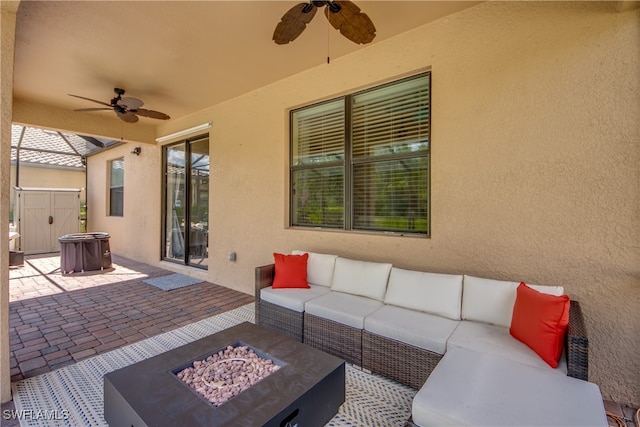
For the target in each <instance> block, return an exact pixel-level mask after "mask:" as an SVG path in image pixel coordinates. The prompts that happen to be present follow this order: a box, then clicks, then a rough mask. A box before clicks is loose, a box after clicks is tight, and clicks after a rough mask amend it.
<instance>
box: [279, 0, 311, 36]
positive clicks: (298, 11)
mask: <svg viewBox="0 0 640 427" xmlns="http://www.w3.org/2000/svg"><path fill="white" fill-rule="evenodd" d="M316 12H317V8H316V7H315V6H313V5H312V4H311V3H298V4H297V5H295V6H293V7H292V8H291V9H289V11H287V13H285V14H284V16H283V17H282V19H281V20H280V22H279V23H278V25H276V29H275V31H274V32H273V41H274V42H276V43H277V44H287V43H289V42H292V41H293V40H295V39H296V38H297V37H298V36H299V35H300V34H302V32H303V31H304V29H305V28H307V24H308V23H309V22H311V20H312V19H313V17H314V16H315V15H316Z"/></svg>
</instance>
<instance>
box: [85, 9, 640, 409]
mask: <svg viewBox="0 0 640 427" xmlns="http://www.w3.org/2000/svg"><path fill="white" fill-rule="evenodd" d="M324 58H325V53H323V52H318V63H319V64H322V62H323V61H324ZM425 69H430V70H431V71H432V152H431V153H432V160H431V169H432V171H431V205H432V208H431V228H432V236H431V238H428V239H427V238H415V237H394V236H388V235H376V234H367V233H353V232H352V233H345V232H330V231H318V230H302V229H290V228H288V227H287V218H288V191H289V190H288V172H287V168H288V111H289V109H291V108H293V107H297V106H301V105H305V104H310V103H313V102H316V101H319V100H322V99H328V98H331V97H334V96H336V95H340V94H343V93H347V92H353V91H355V90H358V89H360V88H364V87H368V86H372V85H374V84H377V83H380V82H384V81H389V80H394V79H397V78H400V77H403V76H406V75H409V74H412V73H416V72H419V71H422V70H425ZM639 75H640V10H638V9H634V10H628V11H623V12H615V11H614V10H613V8H612V7H611V6H610V5H607V4H606V3H593V2H585V3H575V2H487V3H484V4H482V5H480V6H477V7H475V8H472V9H470V10H467V11H464V12H462V13H459V14H456V15H453V16H450V17H448V18H444V19H441V20H439V21H437V22H435V23H432V24H429V25H425V26H423V27H420V28H418V29H416V30H413V31H410V32H407V33H405V34H402V35H399V36H397V37H394V38H392V39H389V40H386V41H384V42H381V43H379V44H374V45H372V46H370V47H367V48H365V49H363V50H361V51H358V52H356V53H354V54H351V55H348V56H345V57H341V58H337V59H335V60H332V61H331V63H330V64H323V65H319V66H318V67H316V68H314V69H311V70H308V71H306V72H304V73H301V74H298V75H296V76H293V77H290V78H288V79H285V80H282V81H279V82H276V83H274V84H271V85H269V86H265V87H263V88H261V89H259V90H257V91H254V92H251V93H248V94H246V95H244V96H241V97H238V98H235V99H233V100H230V101H227V102H224V103H223V104H220V105H216V106H212V107H210V108H208V109H206V110H204V111H201V112H199V113H197V114H195V115H192V116H190V117H189V118H187V119H184V120H179V121H171V122H169V123H166V124H163V125H161V126H159V129H158V135H165V134H168V133H171V132H174V131H177V130H181V129H186V128H189V127H191V126H194V125H198V124H201V123H204V122H209V121H210V122H213V127H212V128H211V130H210V140H211V143H210V144H211V145H210V155H211V190H210V192H211V194H210V209H209V212H210V221H209V224H210V242H209V248H210V254H209V258H210V259H209V263H210V266H209V271H208V278H209V280H210V281H212V282H215V283H218V284H221V285H224V286H228V287H231V288H235V289H238V290H241V291H243V292H247V293H252V292H253V280H254V279H253V277H254V267H256V266H258V265H263V264H267V263H270V262H272V253H273V252H286V251H290V250H292V249H306V250H310V251H315V252H324V253H334V254H338V255H340V256H344V257H351V258H356V259H363V260H371V261H386V262H392V263H393V264H394V265H396V266H398V267H401V268H408V269H417V270H423V271H431V272H442V273H459V274H460V273H464V274H471V275H476V276H480V277H487V278H494V279H502V280H513V281H520V280H522V281H525V282H528V283H535V284H544V285H562V286H564V287H565V289H566V291H567V293H568V294H569V295H570V297H571V298H573V299H576V300H578V301H580V302H581V305H582V307H583V311H584V314H585V318H586V322H587V328H588V332H589V340H590V379H591V381H593V382H595V383H597V384H598V385H599V386H600V388H601V390H602V392H603V395H604V397H605V398H606V399H613V400H616V401H619V402H623V403H629V404H635V405H638V404H640V357H638V350H640V348H639V346H638V342H637V341H638V340H637V337H638V333H639V332H640V315H639V314H638V313H639V311H638V307H639V306H640V245H639V243H638V242H640V168H639V167H638V166H639V164H640V121H638V117H640V79H638V76H639ZM131 148H132V147H131V146H129V147H127V146H123V147H118V148H115V149H113V150H109V151H108V152H106V153H102V154H99V155H96V156H93V157H92V158H90V159H89V167H88V173H89V183H90V184H89V188H88V191H87V197H88V206H89V224H90V227H91V228H92V229H100V230H102V231H107V232H110V233H111V234H112V249H113V251H114V252H115V253H118V254H121V255H124V256H128V257H131V258H135V259H138V260H141V261H145V262H157V261H158V258H159V253H160V251H159V245H160V243H159V236H160V206H161V196H160V195H161V176H162V174H161V149H160V147H151V146H150V147H147V146H143V153H142V155H141V156H140V157H135V156H130V155H128V153H129V151H130V150H131ZM123 154H124V156H125V215H124V217H123V218H109V217H105V216H104V213H105V212H106V207H105V206H104V199H105V194H106V191H107V190H106V186H105V178H106V176H107V175H106V169H105V168H106V160H108V159H110V158H117V157H119V156H121V155H123ZM231 251H235V252H236V253H237V260H236V261H235V262H230V261H228V259H227V254H228V253H229V252H231Z"/></svg>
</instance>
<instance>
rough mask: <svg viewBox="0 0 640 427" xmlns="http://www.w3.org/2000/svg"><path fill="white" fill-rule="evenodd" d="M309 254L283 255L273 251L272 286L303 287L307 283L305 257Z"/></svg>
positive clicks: (306, 287) (307, 284)
mask: <svg viewBox="0 0 640 427" xmlns="http://www.w3.org/2000/svg"><path fill="white" fill-rule="evenodd" d="M308 258H309V255H307V254H303V255H283V254H278V253H274V254H273V259H274V261H275V274H274V276H273V284H272V286H273V287H274V288H276V289H278V288H305V289H309V283H307V259H308Z"/></svg>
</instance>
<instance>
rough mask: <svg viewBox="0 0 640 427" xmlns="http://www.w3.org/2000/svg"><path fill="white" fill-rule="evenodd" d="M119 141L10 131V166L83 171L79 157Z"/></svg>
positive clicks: (33, 130)
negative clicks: (37, 166)
mask: <svg viewBox="0 0 640 427" xmlns="http://www.w3.org/2000/svg"><path fill="white" fill-rule="evenodd" d="M117 143H118V141H111V140H105V139H96V138H92V137H88V136H82V135H75V134H71V133H65V132H58V131H52V130H47V129H39V128H33V127H28V126H22V125H12V127H11V162H12V163H15V162H16V160H17V158H18V145H19V146H20V164H23V163H28V164H31V165H34V166H35V165H41V166H48V167H59V168H72V169H84V165H83V164H82V157H85V156H88V155H90V154H93V153H95V152H98V151H101V150H104V149H106V148H109V147H110V146H112V145H114V144H117Z"/></svg>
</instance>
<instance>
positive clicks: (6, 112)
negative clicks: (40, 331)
mask: <svg viewBox="0 0 640 427" xmlns="http://www.w3.org/2000/svg"><path fill="white" fill-rule="evenodd" d="M18 4H19V2H17V1H16V2H11V1H2V3H0V40H1V41H2V43H0V46H1V49H0V206H2V209H0V211H1V213H2V214H1V215H0V230H8V229H9V215H8V213H9V209H8V206H9V188H10V187H9V167H8V166H9V162H10V159H11V111H12V101H13V52H14V46H15V29H16V11H17V10H18ZM8 246H9V234H8V233H7V232H6V231H5V232H4V233H0V247H2V248H8ZM0 253H1V254H5V253H6V252H5V249H3V250H2V251H0ZM0 349H2V350H1V351H0V401H1V402H6V401H8V400H10V399H11V374H10V369H9V351H8V349H9V258H8V257H5V256H3V257H0Z"/></svg>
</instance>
